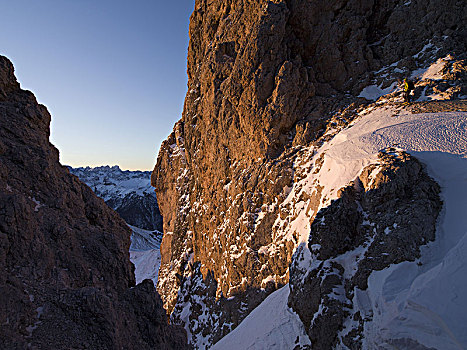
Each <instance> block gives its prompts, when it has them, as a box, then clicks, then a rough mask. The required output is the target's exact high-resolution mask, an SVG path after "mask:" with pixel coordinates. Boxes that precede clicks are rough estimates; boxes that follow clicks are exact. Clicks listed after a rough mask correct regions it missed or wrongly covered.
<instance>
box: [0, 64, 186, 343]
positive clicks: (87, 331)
mask: <svg viewBox="0 0 467 350" xmlns="http://www.w3.org/2000/svg"><path fill="white" fill-rule="evenodd" d="M49 124H50V114H49V113H48V112H47V109H46V108H45V107H44V106H43V105H40V104H38V103H37V101H36V99H35V97H34V95H33V94H32V93H31V92H30V91H25V90H22V89H21V88H20V85H19V83H18V82H17V81H16V78H15V76H14V69H13V65H12V64H11V62H10V61H8V59H7V58H5V57H3V56H0V291H1V292H0V347H1V348H2V349H27V348H31V349H69V348H74V349H121V348H125V349H154V348H165V349H170V348H173V349H179V348H184V347H185V346H186V335H185V334H184V331H183V329H180V328H177V327H171V326H169V325H168V324H167V318H166V317H167V316H166V313H165V311H164V309H163V308H162V301H161V299H160V297H159V295H158V294H157V293H156V291H155V290H154V287H153V284H152V282H151V281H144V282H143V283H141V284H139V285H137V286H135V276H134V267H133V265H132V264H131V263H130V260H129V253H128V249H129V247H130V234H131V232H130V229H129V228H128V226H127V225H126V223H125V222H124V221H123V220H122V219H121V218H120V217H119V216H118V215H117V214H116V213H115V212H114V211H113V210H111V209H110V208H109V207H108V206H107V205H106V204H105V203H104V201H103V200H102V199H100V198H98V197H97V196H96V195H95V194H94V193H93V192H92V191H91V189H90V188H89V187H88V186H86V185H85V184H83V183H82V182H80V181H79V180H78V178H77V177H76V176H73V175H71V174H70V173H69V171H68V169H67V168H66V167H63V166H61V165H60V163H59V161H58V151H57V149H56V148H55V147H54V146H53V145H51V144H50V142H49V135H50V130H49Z"/></svg>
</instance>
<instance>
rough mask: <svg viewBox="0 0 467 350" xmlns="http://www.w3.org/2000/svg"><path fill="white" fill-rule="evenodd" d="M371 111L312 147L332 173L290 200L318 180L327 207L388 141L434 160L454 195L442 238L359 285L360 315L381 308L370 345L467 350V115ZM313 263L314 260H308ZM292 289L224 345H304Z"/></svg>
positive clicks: (445, 194) (448, 200)
mask: <svg viewBox="0 0 467 350" xmlns="http://www.w3.org/2000/svg"><path fill="white" fill-rule="evenodd" d="M365 113H367V114H366V115H364V114H365ZM365 113H361V114H362V116H361V117H360V118H359V119H357V120H356V121H354V122H353V123H352V124H351V126H350V127H348V128H347V129H344V130H342V131H340V132H339V133H338V134H337V135H336V136H335V137H334V138H333V139H332V140H331V141H330V142H328V143H325V144H324V145H323V146H322V147H321V148H320V149H318V150H317V152H316V153H311V152H310V154H313V156H312V162H310V163H307V164H311V163H314V162H315V161H316V159H318V158H319V157H320V156H324V163H323V165H322V167H321V169H322V170H321V171H320V172H319V173H317V174H313V173H312V172H310V173H309V175H308V176H307V177H306V178H305V179H303V180H301V181H300V182H299V183H297V184H296V186H295V185H294V188H293V189H292V190H291V192H290V194H289V197H291V198H292V197H298V196H299V194H300V191H303V190H304V189H305V190H306V188H307V187H309V186H311V185H312V184H313V183H316V181H318V182H319V184H320V185H322V186H324V187H325V190H324V192H325V193H324V195H325V197H326V199H325V200H322V202H321V208H322V207H324V206H327V205H328V204H329V203H330V201H331V200H332V199H335V198H336V196H337V190H338V189H339V188H341V187H343V186H345V185H347V184H348V183H349V182H350V181H352V180H354V179H355V178H356V177H357V176H358V175H359V173H360V172H361V170H362V169H363V168H364V167H366V166H367V165H369V164H372V163H377V162H378V159H377V153H378V151H379V150H381V149H384V148H386V147H393V146H396V147H397V148H399V149H403V150H406V151H407V152H409V153H411V154H413V155H414V156H415V157H417V158H418V159H419V160H420V161H422V162H423V163H424V164H426V166H427V171H428V173H429V175H430V176H432V177H433V178H434V179H435V180H436V181H437V182H438V183H439V184H440V186H441V191H442V192H441V196H442V199H443V201H444V205H443V211H442V213H441V214H440V217H439V223H438V228H437V232H436V240H435V241H434V242H431V243H429V244H428V245H426V246H424V247H423V248H422V257H421V259H420V260H419V261H417V262H403V263H400V264H396V265H392V266H390V267H388V268H386V269H384V270H382V271H375V272H373V273H372V275H371V276H370V278H369V287H368V289H367V290H366V291H360V290H356V291H355V298H354V312H356V311H360V313H361V314H362V315H364V316H365V315H370V314H372V315H373V319H372V321H368V322H366V323H365V329H364V336H365V342H364V344H363V345H364V346H363V348H364V349H395V347H394V345H391V344H388V341H387V340H392V339H403V338H411V339H413V340H416V341H418V342H419V343H420V344H423V345H425V346H427V347H432V348H436V349H443V350H445V349H446V350H449V349H467V131H466V129H467V112H449V113H447V112H446V113H423V114H410V112H409V111H407V110H404V109H401V108H396V107H389V106H384V105H383V106H379V107H373V108H372V109H370V110H367V111H365ZM328 169H330V171H328ZM295 187H297V188H295ZM323 197H324V196H323ZM291 198H288V199H289V200H292V199H291ZM286 201H287V200H286ZM304 207H306V206H304ZM304 215H305V214H304ZM307 221H308V220H306V218H305V219H304V218H302V215H299V217H298V218H297V220H296V221H295V222H292V223H291V224H290V225H289V226H288V229H291V228H292V227H294V229H297V230H298V231H299V232H300V233H301V234H302V239H303V241H306V240H307V238H306V237H303V236H306V235H307V234H308V232H309V227H308V225H307V224H305V223H306V222H307ZM308 222H309V221H308ZM298 226H303V227H298ZM305 249H307V248H305ZM304 256H306V257H308V258H310V257H311V254H309V252H308V253H305V254H304ZM307 264H310V265H311V264H312V261H305V262H304V263H303V264H301V265H304V266H306V265H307ZM346 273H352V271H346ZM288 294H289V292H288V286H285V287H284V288H282V289H280V290H278V291H276V292H274V293H273V294H271V295H270V296H269V297H268V298H267V299H266V300H265V301H264V302H263V303H262V304H261V305H260V306H258V308H256V309H255V310H254V311H253V312H252V313H251V314H250V315H249V316H248V317H247V318H245V320H243V322H242V323H241V324H240V325H239V326H238V327H237V328H236V329H235V330H234V331H232V332H231V333H230V334H228V335H227V336H225V337H224V338H223V339H221V341H220V342H218V343H217V344H216V345H215V346H214V349H226V350H228V349H292V348H293V347H294V345H295V340H296V339H297V336H300V341H301V342H303V338H302V337H303V335H304V331H303V328H302V327H303V326H301V327H299V325H298V324H297V322H299V319H298V317H297V316H296V315H295V314H294V313H293V312H292V311H291V310H290V309H288V308H287V298H288ZM338 348H341V349H346V347H345V346H344V345H339V346H338Z"/></svg>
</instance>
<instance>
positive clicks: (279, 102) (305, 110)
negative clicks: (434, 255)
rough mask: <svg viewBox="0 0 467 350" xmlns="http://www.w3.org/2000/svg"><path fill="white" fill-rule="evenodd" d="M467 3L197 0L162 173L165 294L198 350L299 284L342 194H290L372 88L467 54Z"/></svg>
mask: <svg viewBox="0 0 467 350" xmlns="http://www.w3.org/2000/svg"><path fill="white" fill-rule="evenodd" d="M459 6H460V2H458V1H457V2H456V1H449V2H441V1H424V2H421V1H420V2H419V1H412V2H410V1H383V2H376V1H359V2H355V1H337V0H331V1H293V0H292V1H280V0H278V1H254V2H244V1H227V2H226V1H215V0H214V1H196V4H195V10H194V12H193V14H192V16H191V22H190V44H189V50H188V93H187V95H186V99H185V106H184V111H183V115H182V119H181V120H180V121H179V122H177V123H176V125H175V126H174V130H173V132H172V134H171V135H170V136H169V137H168V138H167V140H165V141H164V142H163V144H162V147H161V150H160V153H159V155H158V159H157V164H156V167H155V169H154V171H153V174H152V181H153V185H154V186H155V187H156V192H157V198H158V201H159V205H160V210H161V213H162V216H163V219H164V239H163V242H162V245H161V254H162V260H161V261H162V262H161V269H160V272H159V282H158V291H159V292H160V293H161V296H162V299H163V301H164V305H165V307H166V309H167V310H168V311H169V312H170V313H172V319H173V320H174V321H175V322H177V323H180V324H183V325H184V326H185V327H186V329H187V330H188V332H189V338H190V341H191V342H192V344H194V345H196V346H200V347H201V346H209V345H210V344H213V343H215V342H216V341H217V340H219V339H220V338H221V337H222V336H223V335H225V334H226V333H228V332H229V331H230V330H231V329H233V328H234V327H235V326H236V325H237V324H238V323H239V322H240V321H241V320H242V319H243V318H244V317H245V316H246V315H247V314H248V313H249V312H250V311H251V310H252V309H253V308H254V307H256V306H257V305H258V304H259V303H260V302H261V301H262V300H263V299H264V298H265V297H266V296H267V295H268V294H269V293H270V292H271V291H273V290H275V289H277V288H279V287H280V286H282V285H285V284H286V283H288V281H289V277H290V276H289V275H290V272H289V265H290V263H291V261H292V256H293V254H294V252H295V249H296V248H297V246H299V245H300V244H301V243H303V242H306V241H307V239H308V235H309V233H310V227H311V225H312V223H313V220H314V217H315V215H316V213H317V212H318V210H319V209H320V207H322V205H323V203H327V201H328V199H329V198H326V193H329V192H330V190H331V189H329V188H328V189H325V188H323V186H321V185H320V184H319V183H314V184H309V186H312V189H310V190H309V191H303V192H302V194H301V196H298V197H291V196H290V191H291V189H292V188H293V186H294V185H295V184H297V183H299V182H300V181H301V180H302V179H304V178H305V177H306V176H307V175H308V174H309V173H310V172H315V171H316V172H319V171H321V170H320V167H321V165H322V159H321V160H320V159H317V160H315V159H314V158H313V154H314V153H313V152H315V150H316V149H315V148H314V147H318V146H320V145H322V144H323V143H324V142H327V141H328V140H329V139H330V138H331V137H332V135H333V134H331V133H327V131H329V130H331V129H333V128H334V130H338V129H342V128H344V127H346V126H347V125H348V124H349V123H350V122H351V121H352V120H353V119H354V118H356V117H357V116H358V112H359V111H361V110H362V108H363V107H362V106H363V105H365V104H367V103H368V102H369V101H368V100H366V99H365V98H363V97H365V96H362V97H360V98H359V97H357V96H358V95H359V94H360V93H361V92H362V89H363V88H364V87H366V86H368V85H371V84H375V85H377V86H379V87H380V88H381V89H385V88H387V87H389V86H391V84H392V83H394V82H395V81H397V79H400V78H402V77H404V76H406V75H409V74H410V73H411V72H412V71H413V70H416V69H417V68H419V67H422V66H424V65H425V64H427V62H431V61H432V60H433V59H436V58H439V57H444V56H445V55H446V54H447V53H449V52H451V51H452V50H456V52H465V41H464V40H463V39H462V38H463V36H464V35H465V26H460V25H459V23H463V21H464V22H465V20H464V19H463V17H462V13H461V11H458V10H457V9H458V8H459ZM427 45H428V46H427ZM430 45H431V46H430ZM443 55H444V56H443ZM383 73H384V74H383ZM459 91H460V90H459ZM456 96H457V95H456ZM323 171H324V170H323ZM326 171H327V169H326ZM333 190H334V189H333ZM335 190H336V191H337V190H338V189H335ZM297 193H298V191H297Z"/></svg>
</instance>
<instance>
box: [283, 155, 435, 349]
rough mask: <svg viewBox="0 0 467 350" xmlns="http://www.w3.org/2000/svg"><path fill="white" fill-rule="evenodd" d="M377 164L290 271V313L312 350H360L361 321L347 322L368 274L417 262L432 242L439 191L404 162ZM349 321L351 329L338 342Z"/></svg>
mask: <svg viewBox="0 0 467 350" xmlns="http://www.w3.org/2000/svg"><path fill="white" fill-rule="evenodd" d="M379 160H380V162H379V163H378V164H372V165H369V166H367V167H365V168H364V169H363V170H362V172H361V174H360V176H359V177H358V178H357V179H356V180H355V181H354V182H353V183H352V184H350V185H349V186H347V187H344V188H342V189H341V190H340V191H339V199H337V200H335V201H333V202H332V203H331V204H330V205H329V206H328V207H326V208H323V209H322V210H320V211H319V212H318V214H317V215H316V217H315V220H314V221H313V224H312V225H311V232H310V239H309V242H308V248H309V250H310V251H311V254H312V256H311V258H308V259H309V260H310V261H312V267H311V268H305V269H304V268H303V267H302V266H303V260H304V259H306V258H305V257H304V256H303V251H302V250H303V247H300V248H299V249H298V250H297V252H296V256H295V257H294V259H293V262H292V264H291V267H290V290H291V294H290V296H289V305H290V306H291V307H292V308H293V310H294V311H295V312H297V314H298V315H299V316H300V318H301V320H302V322H303V324H304V325H305V329H306V330H307V332H308V335H309V337H310V340H311V343H312V349H331V348H333V347H334V346H336V344H337V342H338V341H339V340H341V341H342V342H343V343H344V344H345V345H346V346H347V347H348V348H350V349H358V348H361V346H362V344H361V342H360V340H361V338H362V334H361V331H362V329H363V323H364V321H368V319H363V318H362V316H361V315H360V314H355V313H354V314H352V309H353V305H352V304H353V302H354V292H355V289H359V290H366V289H367V288H368V285H367V280H368V277H369V276H370V274H371V273H372V272H373V271H379V270H382V269H384V268H386V267H388V266H390V265H391V264H397V263H400V262H402V261H415V260H416V259H417V258H419V257H420V246H422V245H424V244H426V243H427V242H429V241H432V240H434V238H435V227H436V220H437V217H438V214H439V212H440V210H441V205H442V203H441V200H440V198H439V192H440V189H439V186H438V184H437V183H436V182H434V180H433V179H431V178H430V177H429V176H428V175H427V174H426V172H425V170H424V169H423V167H422V165H421V164H420V163H419V162H418V161H417V160H416V159H414V158H413V157H411V156H409V155H408V154H406V153H404V152H401V151H396V150H395V149H388V150H386V151H383V152H380V154H379ZM347 317H349V318H351V319H353V320H354V321H357V322H355V326H354V327H355V328H353V329H347V334H345V337H342V338H341V339H339V338H338V335H339V331H340V330H342V329H344V325H343V323H344V320H345V319H346V318H347Z"/></svg>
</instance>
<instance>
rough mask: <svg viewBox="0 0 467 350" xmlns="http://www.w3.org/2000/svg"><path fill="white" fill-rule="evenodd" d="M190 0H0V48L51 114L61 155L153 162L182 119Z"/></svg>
mask: <svg viewBox="0 0 467 350" xmlns="http://www.w3.org/2000/svg"><path fill="white" fill-rule="evenodd" d="M193 7H194V0H177V1H155V0H152V1H151V0H137V1H120V0H113V1H108V0H99V1H95V0H93V1H91V0H41V1H33V0H14V1H4V2H2V9H1V12H0V43H1V45H0V54H2V55H5V56H7V57H8V58H9V59H10V60H11V61H13V64H14V65H15V70H16V76H17V78H18V80H19V81H20V83H21V86H22V88H24V89H28V90H31V91H32V92H33V93H34V94H35V95H36V97H37V99H38V101H39V102H40V103H42V104H44V105H46V106H47V108H48V109H49V111H50V113H51V114H52V125H51V133H52V134H51V141H52V143H53V144H54V145H55V146H56V147H57V148H58V149H59V150H60V160H61V162H62V164H67V165H72V166H85V165H90V166H97V165H115V164H116V165H119V166H120V167H121V168H122V169H131V170H134V169H141V170H150V169H152V168H153V167H154V164H155V161H156V156H157V152H158V151H159V146H160V144H161V142H162V141H163V140H164V139H165V138H166V137H167V136H168V135H169V133H170V132H171V131H172V127H173V125H174V123H175V122H176V121H177V120H178V119H180V117H181V112H182V108H183V100H184V97H185V93H186V83H187V76H186V55H187V47H188V24H189V16H190V15H191V12H192V11H193Z"/></svg>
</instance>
